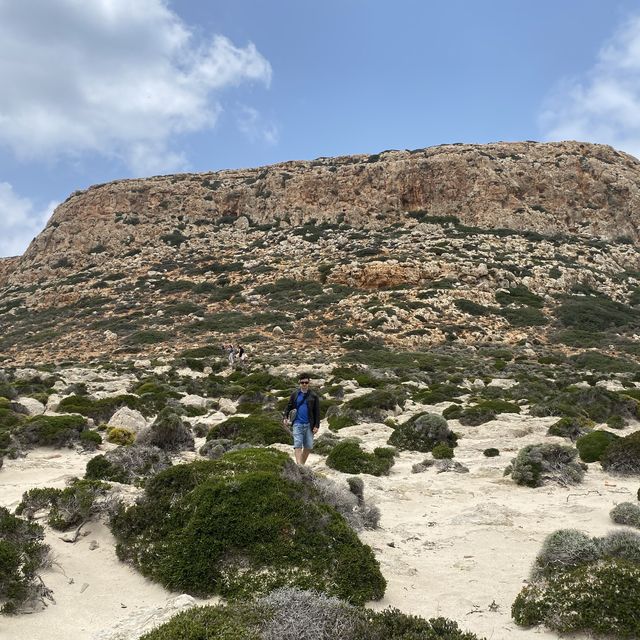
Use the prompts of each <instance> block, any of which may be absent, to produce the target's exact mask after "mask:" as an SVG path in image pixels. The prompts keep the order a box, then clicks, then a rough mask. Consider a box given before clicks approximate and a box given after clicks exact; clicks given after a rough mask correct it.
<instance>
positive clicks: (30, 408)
mask: <svg viewBox="0 0 640 640" xmlns="http://www.w3.org/2000/svg"><path fill="white" fill-rule="evenodd" d="M11 405H12V406H15V407H16V410H17V412H18V413H24V414H26V415H28V416H40V415H42V414H43V413H44V411H45V406H44V405H43V404H42V402H40V401H39V400H36V399H35V398H18V399H16V400H13V401H12V403H11Z"/></svg>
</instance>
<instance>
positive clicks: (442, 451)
mask: <svg viewBox="0 0 640 640" xmlns="http://www.w3.org/2000/svg"><path fill="white" fill-rule="evenodd" d="M431 455H432V456H433V457H434V458H435V459H436V460H445V459H446V460H450V459H451V458H453V449H452V448H451V447H449V446H447V445H446V444H444V442H440V443H439V444H437V445H436V446H435V447H433V449H432V450H431Z"/></svg>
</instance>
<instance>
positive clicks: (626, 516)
mask: <svg viewBox="0 0 640 640" xmlns="http://www.w3.org/2000/svg"><path fill="white" fill-rule="evenodd" d="M609 517H610V518H611V519H612V520H613V521H614V522H615V523H616V524H626V525H629V526H630V527H636V529H640V507H639V506H638V505H637V504H635V503H633V502H621V503H620V504H617V505H616V506H615V507H614V508H613V509H611V511H610V512H609Z"/></svg>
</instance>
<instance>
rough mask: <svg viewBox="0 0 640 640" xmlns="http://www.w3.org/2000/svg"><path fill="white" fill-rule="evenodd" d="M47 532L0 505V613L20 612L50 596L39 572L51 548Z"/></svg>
mask: <svg viewBox="0 0 640 640" xmlns="http://www.w3.org/2000/svg"><path fill="white" fill-rule="evenodd" d="M43 539H44V530H43V528H42V527H41V526H40V525H39V524H36V523H35V522H27V521H26V520H23V519H22V518H19V517H17V516H15V515H12V514H11V513H10V512H9V510H8V509H6V508H5V507H1V506H0V605H2V607H1V608H0V612H1V613H7V614H14V613H18V611H19V610H20V607H21V606H22V605H24V604H28V603H29V601H33V600H39V599H41V598H42V597H50V591H49V590H48V589H47V588H46V587H45V585H44V583H43V582H42V581H41V580H40V579H39V576H38V571H39V570H40V569H42V568H44V567H45V566H46V565H47V559H48V554H49V547H48V546H47V545H45V544H44V543H43V542H42V540H43Z"/></svg>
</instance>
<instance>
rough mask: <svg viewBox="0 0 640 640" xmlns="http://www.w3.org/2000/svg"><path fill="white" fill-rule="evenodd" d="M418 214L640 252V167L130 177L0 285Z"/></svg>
mask: <svg viewBox="0 0 640 640" xmlns="http://www.w3.org/2000/svg"><path fill="white" fill-rule="evenodd" d="M415 211H425V212H426V213H427V214H429V215H430V216H455V217H456V218H458V219H459V220H460V222H461V223H463V224H465V225H469V226H479V227H485V228H497V227H507V228H511V229H516V230H531V231H537V232H543V233H545V234H554V233H571V234H578V233H579V234H586V235H591V236H595V237H600V238H605V239H612V238H618V237H627V238H628V239H629V240H630V241H632V242H635V243H638V242H639V241H640V235H639V229H640V162H639V161H638V160H636V159H635V158H633V157H632V156H629V155H627V154H624V153H621V152H618V151H616V150H614V149H613V148H611V147H608V146H603V145H593V144H581V143H577V142H560V143H534V142H517V143H496V144H488V145H443V146H439V147H431V148H427V149H417V150H414V151H385V152H382V153H380V154H376V155H370V156H366V155H357V156H343V157H338V158H319V159H317V160H313V161H296V162H285V163H281V164H276V165H272V166H269V167H261V168H257V169H247V170H232V171H219V172H216V173H203V174H181V175H173V176H159V177H154V178H148V179H139V180H121V181H116V182H112V183H109V184H104V185H97V186H94V187H91V188H89V189H87V190H86V191H82V192H76V193H74V194H72V195H71V196H70V197H69V198H68V199H67V200H66V201H65V202H64V203H63V204H61V205H60V206H59V207H58V208H57V209H56V211H55V212H54V214H53V216H52V218H51V220H50V221H49V223H48V224H47V226H46V228H45V229H44V231H43V232H42V233H41V234H40V235H39V236H38V237H37V238H35V239H34V240H33V242H32V243H31V245H30V246H29V248H28V249H27V251H26V252H25V254H24V255H23V256H22V257H20V258H17V259H8V260H3V261H1V262H0V286H2V285H5V284H28V283H31V282H34V281H38V280H40V281H41V280H43V279H46V278H47V277H49V276H52V275H60V274H61V273H65V272H66V271H77V270H78V269H80V268H84V267H86V266H87V265H90V264H96V263H99V262H100V260H101V254H106V255H108V256H111V257H117V256H124V255H133V254H136V253H139V252H140V251H141V250H143V249H144V247H148V246H153V245H157V244H163V243H164V244H166V245H168V246H170V247H177V246H180V245H181V244H182V243H185V242H188V241H189V239H190V238H193V237H195V236H198V237H203V235H202V234H204V236H206V235H207V234H208V233H215V230H216V229H218V228H219V222H220V220H227V221H234V220H237V221H238V224H240V223H241V222H242V223H243V224H244V226H247V224H248V223H251V224H253V225H264V224H273V223H279V224H293V225H301V224H303V223H305V222H328V223H336V222H346V223H348V224H349V225H351V226H352V227H356V228H371V229H377V228H382V227H384V226H388V225H389V224H391V223H393V222H400V223H402V222H403V219H404V217H405V216H406V215H407V212H415Z"/></svg>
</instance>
